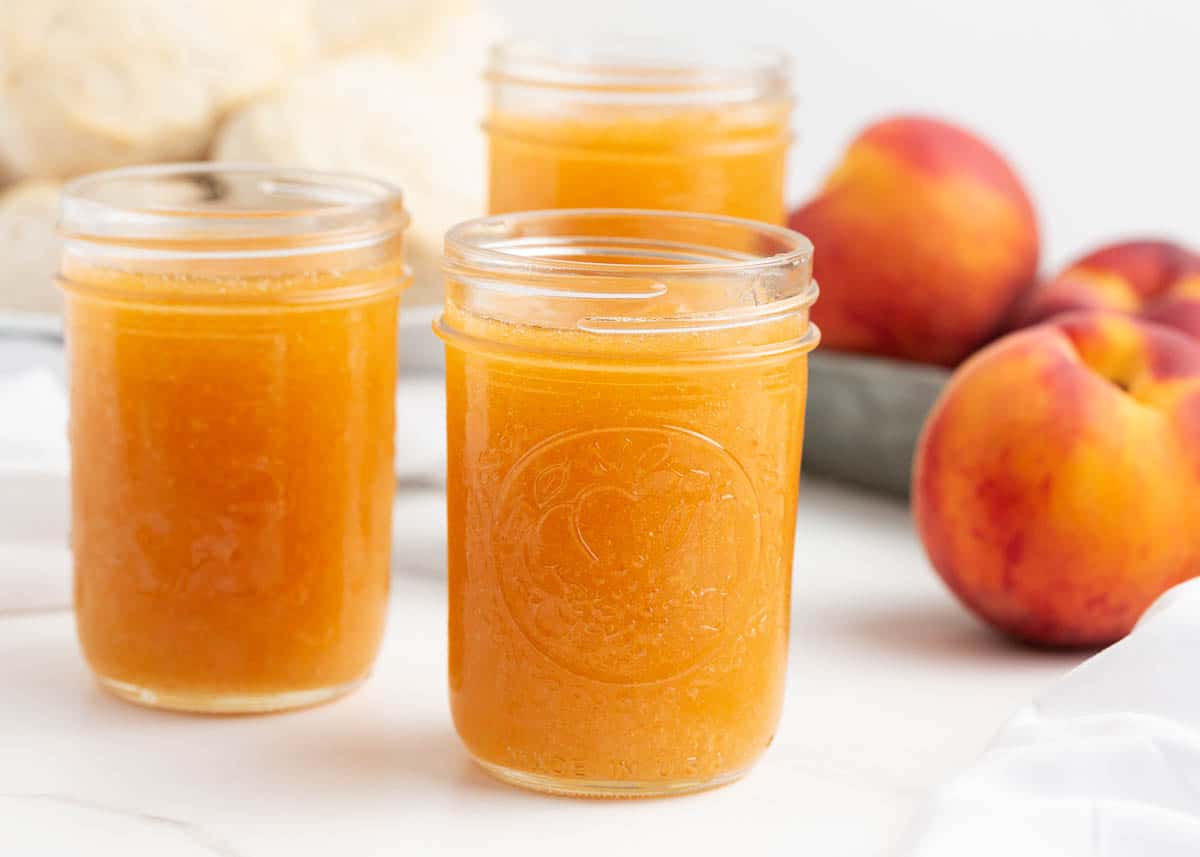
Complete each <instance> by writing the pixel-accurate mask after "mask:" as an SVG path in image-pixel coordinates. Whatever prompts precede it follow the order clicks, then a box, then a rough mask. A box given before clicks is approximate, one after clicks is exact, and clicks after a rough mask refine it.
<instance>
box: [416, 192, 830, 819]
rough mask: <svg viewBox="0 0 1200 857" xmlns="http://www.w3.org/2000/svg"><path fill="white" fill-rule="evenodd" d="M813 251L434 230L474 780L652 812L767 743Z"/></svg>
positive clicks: (545, 231)
mask: <svg viewBox="0 0 1200 857" xmlns="http://www.w3.org/2000/svg"><path fill="white" fill-rule="evenodd" d="M750 248H752V249H750ZM811 251H812V248H811V245H810V244H809V243H808V241H807V239H805V238H804V237H803V236H801V235H798V234H797V233H794V232H791V231H789V230H786V229H782V228H779V227H772V226H767V225H765V224H758V223H752V222H749V221H743V220H734V219H731V218H724V217H711V216H704V215H694V214H675V213H668V212H651V211H621V210H607V211H605V210H595V211H547V212H532V213H524V214H514V215H501V216H494V217H490V218H484V219H482V220H477V221H472V222H469V223H466V224H463V225H460V226H458V227H456V228H455V229H453V230H451V232H450V233H449V234H448V236H447V240H446V268H447V293H446V305H445V312H444V315H443V317H442V319H441V320H440V322H439V323H438V331H439V333H440V335H441V336H442V338H443V339H444V340H445V343H446V398H447V411H448V412H447V437H448V447H449V463H448V473H447V492H448V493H447V504H448V521H449V573H450V614H449V628H450V663H449V679H450V696H451V703H452V709H453V714H454V722H455V725H456V727H457V729H458V733H459V735H460V736H461V738H462V740H463V742H464V743H465V745H466V747H467V749H468V750H469V751H470V753H471V754H472V755H473V756H474V758H475V759H476V760H477V761H478V762H479V763H480V764H481V765H482V766H483V767H484V768H486V769H487V770H489V771H490V772H492V773H493V774H495V775H497V776H499V777H501V778H502V779H505V780H508V781H511V782H514V783H517V784H520V785H524V786H527V787H530V788H534V789H540V790H543V791H551V792H560V793H570V794H585V795H603V796H623V795H654V794H671V793H679V792H685V791H691V790H696V789H701V788H705V787H708V786H713V785H717V784H720V783H723V782H727V781H730V780H732V779H734V778H736V777H738V776H739V775H740V774H741V773H743V772H744V771H745V770H746V769H747V768H748V767H749V766H750V765H751V764H752V763H753V762H754V760H755V759H756V758H757V756H758V755H759V754H760V753H761V752H762V751H763V750H764V749H765V748H766V746H767V745H768V744H769V743H770V741H771V737H772V735H773V734H774V731H775V727H776V723H777V722H778V719H779V712H780V705H781V703H782V699H783V685H784V672H785V664H786V658H787V641H788V610H789V592H790V581H791V568H792V544H793V533H794V522H795V512H796V497H797V488H798V479H799V468H800V450H801V441H802V436H803V425H804V404H805V385H806V379H807V354H808V352H809V351H810V350H811V349H812V347H813V346H814V345H815V343H816V341H817V331H816V328H815V327H813V326H812V325H811V324H810V323H809V321H808V310H809V306H810V305H811V304H812V302H813V300H814V298H815V296H816V287H815V284H814V283H813V282H812V280H811V265H812V252H811Z"/></svg>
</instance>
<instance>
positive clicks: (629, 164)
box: [486, 44, 791, 223]
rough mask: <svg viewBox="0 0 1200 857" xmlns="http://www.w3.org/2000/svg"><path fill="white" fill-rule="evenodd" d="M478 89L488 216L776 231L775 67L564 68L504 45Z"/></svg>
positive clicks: (781, 174) (779, 76)
mask: <svg viewBox="0 0 1200 857" xmlns="http://www.w3.org/2000/svg"><path fill="white" fill-rule="evenodd" d="M490 78H491V80H492V84H493V100H492V107H491V110H490V112H489V115H488V118H487V122H486V128H487V131H488V138H489V185H488V188H489V195H488V200H489V202H488V205H489V210H490V211H491V212H492V213H497V214H498V213H504V212H512V211H531V210H536V209H546V208H587V207H619V208H639V209H644V208H654V209H670V210H675V211H694V212H704V213H710V214H726V215H730V216H733V217H744V218H749V219H751V220H761V221H765V222H767V223H783V221H784V217H785V208H784V180H785V168H786V156H787V148H788V145H789V142H790V135H789V116H790V112H791V100H790V97H789V95H788V84H787V76H786V66H785V65H784V64H783V63H782V62H781V61H780V60H779V59H778V58H777V57H774V56H768V55H764V56H763V57H761V58H756V59H755V60H753V61H751V62H750V63H749V64H743V65H740V66H739V65H737V64H733V63H731V64H728V65H726V66H720V65H703V64H698V65H688V64H684V63H682V62H679V63H674V62H670V61H667V62H663V61H660V62H658V63H656V64H648V63H647V62H646V61H637V60H632V59H627V60H623V61H621V60H605V59H603V58H597V59H594V60H592V61H588V62H571V63H566V62H563V61H561V60H554V59H552V58H550V57H548V56H546V55H544V54H539V53H537V52H536V51H535V50H534V49H531V48H530V47H529V46H525V45H520V44H510V45H506V46H501V47H500V48H499V49H497V52H496V55H495V57H494V59H493V66H492V71H491V74H490Z"/></svg>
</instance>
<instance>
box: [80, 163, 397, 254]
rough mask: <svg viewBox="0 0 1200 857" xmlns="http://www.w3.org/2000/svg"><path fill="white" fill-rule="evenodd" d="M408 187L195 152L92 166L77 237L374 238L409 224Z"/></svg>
mask: <svg viewBox="0 0 1200 857" xmlns="http://www.w3.org/2000/svg"><path fill="white" fill-rule="evenodd" d="M408 222H409V217H408V214H407V212H406V211H405V209H404V198H403V194H402V193H401V191H400V189H399V188H397V187H395V186H394V185H392V184H390V183H388V182H386V181H383V180H381V179H376V178H371V177H367V176H360V175H355V174H352V173H340V172H331V171H325V170H310V169H304V168H298V167H277V166H272V165H269V164H253V163H223V162H190V163H171V164H152V165H142V166H132V167H120V168H117V169H111V170H103V171H100V172H95V173H89V174H87V175H84V176H81V177H79V178H77V179H74V180H73V181H71V182H68V183H67V185H66V186H65V187H64V188H63V194H62V202H61V204H60V208H59V232H60V234H61V235H62V236H63V238H64V239H66V240H67V241H68V242H84V243H95V244H116V245H126V246H128V245H134V246H136V247H138V249H139V252H141V253H144V254H151V255H161V256H188V257H195V256H202V257H204V258H241V257H262V256H290V255H299V254H304V253H315V252H320V253H327V252H331V251H341V250H353V249H358V248H362V247H369V246H371V245H373V244H377V243H380V242H382V241H385V240H387V239H389V238H392V237H394V236H395V235H396V234H397V233H399V232H402V231H403V230H404V228H405V227H406V226H407V225H408Z"/></svg>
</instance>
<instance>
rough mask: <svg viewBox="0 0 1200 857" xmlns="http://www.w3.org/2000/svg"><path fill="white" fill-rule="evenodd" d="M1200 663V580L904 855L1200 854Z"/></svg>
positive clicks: (1060, 702) (950, 805)
mask: <svg viewBox="0 0 1200 857" xmlns="http://www.w3.org/2000/svg"><path fill="white" fill-rule="evenodd" d="M1180 536H1181V537H1183V536H1184V534H1180ZM1197 653H1200V579H1197V580H1193V581H1189V582H1188V583H1184V584H1181V585H1179V586H1177V587H1175V588H1174V589H1172V590H1171V591H1170V592H1168V593H1166V594H1165V595H1164V596H1163V597H1162V598H1160V599H1159V601H1158V602H1157V603H1156V604H1155V605H1154V606H1153V607H1151V609H1150V610H1149V611H1148V612H1147V613H1146V615H1145V616H1144V617H1143V618H1142V621H1141V622H1140V623H1139V624H1138V627H1137V628H1136V629H1135V630H1134V632H1133V633H1132V634H1131V635H1130V636H1129V637H1127V638H1126V639H1125V640H1123V641H1121V642H1119V643H1117V644H1116V645H1114V646H1111V647H1109V648H1108V649H1106V650H1105V651H1103V652H1101V653H1100V654H1098V655H1096V656H1095V657H1093V658H1091V659H1090V660H1088V661H1086V662H1084V663H1083V664H1082V665H1081V666H1080V667H1078V668H1077V669H1075V670H1074V671H1072V672H1071V673H1070V674H1068V675H1067V676H1066V677H1065V678H1063V679H1062V680H1061V681H1059V682H1057V683H1056V684H1055V685H1054V686H1053V687H1051V688H1050V690H1049V691H1047V692H1046V693H1043V694H1042V695H1040V696H1039V697H1037V698H1036V699H1035V700H1034V701H1033V703H1031V704H1030V705H1029V706H1027V707H1026V708H1024V709H1022V710H1021V711H1020V712H1018V713H1017V715H1016V716H1015V717H1014V718H1013V719H1012V720H1011V721H1010V722H1009V723H1008V725H1007V726H1006V727H1005V728H1004V729H1003V730H1001V732H1000V734H999V735H998V736H997V737H996V739H995V740H994V741H993V743H992V745H991V746H990V747H989V748H988V749H987V751H986V752H984V754H983V755H982V756H981V757H980V759H979V760H978V762H976V763H975V764H974V765H973V766H972V767H971V768H970V769H968V770H967V771H966V772H965V773H963V774H962V775H960V776H959V777H957V778H956V779H955V780H953V781H952V782H950V783H949V784H948V785H946V786H945V787H943V788H942V789H941V790H940V791H939V792H938V793H937V794H936V795H935V796H934V798H933V800H932V801H931V802H930V804H929V805H928V806H927V807H926V809H925V810H924V812H923V813H922V814H921V815H920V816H919V817H918V819H917V822H916V825H915V827H914V829H913V832H912V836H911V838H910V839H909V840H908V841H907V842H906V843H905V844H904V845H903V846H902V848H901V849H900V852H899V853H901V854H904V855H907V857H962V855H971V857H993V855H995V857H1013V855H1020V857H1043V855H1045V857H1085V855H1086V857H1145V855H1153V857H1184V855H1187V857H1195V855H1197V854H1200V671H1198V667H1197V662H1196V658H1197Z"/></svg>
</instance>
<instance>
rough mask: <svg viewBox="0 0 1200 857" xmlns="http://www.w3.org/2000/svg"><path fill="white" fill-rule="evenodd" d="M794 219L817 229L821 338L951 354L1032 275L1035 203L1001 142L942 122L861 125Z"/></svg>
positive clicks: (944, 360)
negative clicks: (992, 142)
mask: <svg viewBox="0 0 1200 857" xmlns="http://www.w3.org/2000/svg"><path fill="white" fill-rule="evenodd" d="M788 225H789V226H791V227H792V228H793V229H796V230H798V231H800V232H803V233H804V234H805V235H807V236H808V237H809V238H811V239H812V241H813V243H814V244H815V245H816V248H817V252H816V254H815V256H814V259H815V266H816V275H817V279H818V280H819V281H820V283H821V301H820V303H819V304H818V305H817V306H816V307H815V308H814V311H813V317H814V319H815V320H816V322H817V323H818V324H819V325H820V327H821V331H822V334H823V343H822V345H823V346H824V347H826V348H833V349H837V350H841V351H860V352H867V353H871V354H880V355H885V356H890V357H898V358H901V359H906V360H913V361H919V362H923V363H938V364H942V365H946V366H953V365H956V364H957V363H959V362H960V361H961V360H962V359H963V358H964V357H966V356H967V355H968V354H970V353H971V352H972V351H974V350H975V349H976V348H978V347H979V346H980V345H982V344H983V343H984V342H985V341H987V340H988V339H989V338H991V337H992V336H994V335H995V334H996V333H997V332H999V330H1000V328H1001V326H1002V324H1003V322H1004V321H1005V319H1006V316H1007V314H1008V313H1009V311H1010V309H1011V308H1012V307H1013V305H1014V304H1015V303H1016V301H1017V300H1018V299H1019V298H1020V297H1021V296H1022V294H1023V293H1024V292H1025V291H1026V290H1027V289H1028V288H1029V287H1030V286H1031V285H1032V284H1033V282H1034V278H1035V275H1036V271H1037V261H1038V229H1037V220H1036V218H1035V216H1034V211H1033V206H1032V205H1031V204H1030V202H1029V197H1028V195H1027V194H1026V192H1025V189H1024V188H1023V187H1022V185H1021V182H1020V180H1019V179H1018V178H1017V176H1016V175H1015V174H1014V173H1013V171H1012V169H1010V168H1009V166H1008V164H1007V163H1006V162H1005V160H1004V158H1002V157H1001V156H1000V155H999V154H997V152H996V151H995V150H994V149H992V148H991V147H990V146H989V145H988V144H987V143H985V142H983V141H982V140H980V139H979V138H978V137H976V136H974V135H972V134H970V133H968V132H967V131H964V130H963V129H961V128H957V127H955V126H953V125H950V124H947V123H945V122H939V121H937V120H933V119H922V118H910V117H905V118H897V119H890V120H887V121H884V122H880V123H878V124H876V125H873V126H871V127H870V128H868V129H867V130H866V131H864V132H863V133H862V134H861V135H860V136H859V137H858V138H857V139H856V140H855V141H854V142H853V143H852V144H851V145H850V148H849V150H848V151H847V152H846V155H845V157H844V159H843V160H842V162H841V164H840V165H839V166H838V167H837V168H836V169H835V170H834V171H833V173H832V174H831V175H830V176H829V177H828V179H826V181H825V185H824V187H823V188H822V189H821V191H820V193H819V194H818V195H817V196H816V197H815V198H814V199H813V200H811V201H810V202H808V203H807V204H805V205H804V206H802V207H801V208H799V209H797V210H796V211H794V212H793V213H792V215H791V217H790V218H789V219H788Z"/></svg>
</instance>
